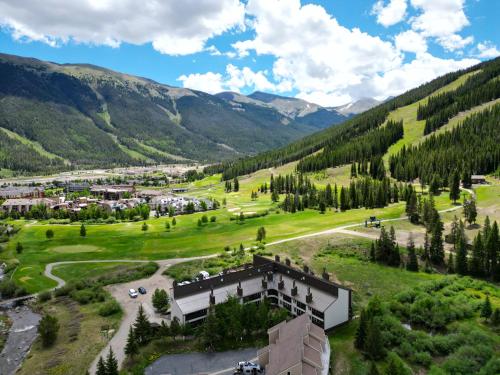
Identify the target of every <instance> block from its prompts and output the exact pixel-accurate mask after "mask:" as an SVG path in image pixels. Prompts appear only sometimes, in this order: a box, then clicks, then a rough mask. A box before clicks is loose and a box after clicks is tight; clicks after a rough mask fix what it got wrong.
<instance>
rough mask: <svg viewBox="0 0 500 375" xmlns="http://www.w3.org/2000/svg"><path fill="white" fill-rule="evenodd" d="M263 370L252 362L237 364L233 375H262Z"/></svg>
mask: <svg viewBox="0 0 500 375" xmlns="http://www.w3.org/2000/svg"><path fill="white" fill-rule="evenodd" d="M263 373H264V370H263V369H262V367H260V365H258V364H256V363H253V362H238V365H237V366H236V369H235V372H234V374H235V375H236V374H252V375H255V374H263Z"/></svg>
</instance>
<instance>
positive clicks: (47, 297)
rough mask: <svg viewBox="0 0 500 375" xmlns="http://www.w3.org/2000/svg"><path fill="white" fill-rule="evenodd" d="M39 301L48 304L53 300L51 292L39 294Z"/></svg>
mask: <svg viewBox="0 0 500 375" xmlns="http://www.w3.org/2000/svg"><path fill="white" fill-rule="evenodd" d="M37 298H38V301H39V302H42V303H43V302H47V301H49V300H51V299H52V292H51V291H49V290H46V291H44V292H40V293H38V297H37Z"/></svg>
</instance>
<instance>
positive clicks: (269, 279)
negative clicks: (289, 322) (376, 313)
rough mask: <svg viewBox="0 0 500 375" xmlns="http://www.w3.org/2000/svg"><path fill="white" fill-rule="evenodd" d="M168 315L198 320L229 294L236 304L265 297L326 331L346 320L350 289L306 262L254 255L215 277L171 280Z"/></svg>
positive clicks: (191, 320)
mask: <svg viewBox="0 0 500 375" xmlns="http://www.w3.org/2000/svg"><path fill="white" fill-rule="evenodd" d="M172 289H173V290H172V293H171V295H172V297H173V298H172V318H173V317H177V318H178V319H179V320H180V322H181V323H190V324H193V325H196V324H199V323H201V322H202V321H203V320H204V319H205V317H206V316H207V312H208V308H209V307H210V304H218V303H222V302H225V301H226V300H227V297H228V295H233V296H236V297H239V299H240V301H241V303H248V302H256V303H259V302H260V301H262V300H263V299H264V298H267V299H268V301H269V302H270V303H271V304H272V305H274V306H279V307H282V308H285V309H287V310H288V311H289V312H290V313H291V314H292V315H293V316H300V315H302V314H307V315H308V316H309V317H310V319H311V321H312V322H313V323H314V324H316V325H317V326H319V327H321V328H323V329H325V330H328V329H331V328H333V327H335V326H338V325H340V324H343V323H346V322H347V321H349V319H350V318H351V293H352V292H351V290H350V289H349V288H346V287H344V286H341V285H338V284H336V283H333V282H331V281H330V280H329V276H328V274H327V273H325V272H324V273H323V275H322V277H317V276H315V275H314V274H313V273H312V272H310V270H309V269H308V267H307V266H305V267H304V270H299V269H296V268H293V267H291V264H290V261H289V260H288V259H286V261H285V262H284V263H283V262H281V261H280V259H279V257H278V256H276V257H275V260H274V261H273V260H271V259H268V258H264V257H261V256H258V255H254V257H253V263H251V264H246V265H245V266H244V267H241V268H238V269H229V270H225V271H223V272H221V273H220V274H219V275H217V276H213V277H210V278H206V279H201V278H199V280H197V281H193V282H184V283H176V282H174V284H173V288H172Z"/></svg>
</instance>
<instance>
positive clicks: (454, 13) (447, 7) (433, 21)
mask: <svg viewBox="0 0 500 375" xmlns="http://www.w3.org/2000/svg"><path fill="white" fill-rule="evenodd" d="M411 4H412V6H413V7H414V8H416V9H417V10H419V11H420V14H419V15H417V16H415V17H413V18H412V19H411V20H410V23H411V26H412V28H413V30H415V31H418V32H420V33H421V35H422V36H424V37H432V38H436V40H437V42H438V43H439V44H441V45H442V46H443V47H444V48H445V49H446V50H448V51H454V50H457V49H462V48H463V47H465V46H466V45H467V44H470V43H472V42H473V38H472V37H466V38H462V37H461V36H460V35H458V34H457V33H458V32H459V31H461V30H462V29H463V28H464V27H466V26H468V25H469V20H468V19H467V16H466V15H465V12H464V0H411Z"/></svg>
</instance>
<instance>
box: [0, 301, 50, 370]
mask: <svg viewBox="0 0 500 375" xmlns="http://www.w3.org/2000/svg"><path fill="white" fill-rule="evenodd" d="M6 310H7V315H8V316H9V318H10V319H11V320H12V327H10V330H9V336H8V338H7V342H6V343H5V347H4V348H3V351H2V353H1V354H0V374H2V375H12V374H14V373H15V372H16V370H17V369H18V368H19V366H20V365H21V363H22V362H23V360H24V358H25V357H26V355H27V354H28V352H29V350H30V347H31V345H32V344H33V342H34V341H35V338H36V336H37V327H38V322H39V321H40V318H41V316H40V315H39V314H36V313H34V312H33V311H32V310H31V309H30V308H29V307H28V306H25V305H19V306H17V307H12V308H9V309H6Z"/></svg>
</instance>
